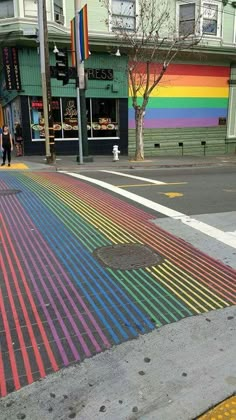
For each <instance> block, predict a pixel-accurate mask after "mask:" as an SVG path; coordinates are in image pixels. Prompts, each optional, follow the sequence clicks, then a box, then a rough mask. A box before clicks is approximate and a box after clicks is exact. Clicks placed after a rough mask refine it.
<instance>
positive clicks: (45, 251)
mask: <svg viewBox="0 0 236 420" xmlns="http://www.w3.org/2000/svg"><path fill="white" fill-rule="evenodd" d="M19 207H21V205H20V203H19ZM22 213H24V214H22ZM19 214H20V216H21V219H22V220H21V221H19V223H21V224H24V223H25V222H27V224H26V227H27V228H28V229H29V226H31V227H32V228H33V229H35V230H34V232H35V235H34V238H35V241H36V235H37V241H36V244H37V247H39V244H40V243H42V245H43V246H40V250H41V253H42V255H43V257H44V258H45V260H46V261H47V263H48V265H49V266H50V268H51V270H52V271H53V273H54V275H55V277H56V279H57V281H58V284H60V286H61V288H62V289H63V291H64V293H65V294H66V296H67V298H68V300H69V302H70V304H71V306H72V308H73V310H74V313H75V314H77V316H78V318H79V320H80V322H81V324H82V325H83V327H84V330H85V332H86V334H87V335H88V337H89V338H90V340H91V342H92V344H93V345H94V347H95V349H96V351H101V347H100V345H99V344H98V343H97V341H96V339H95V337H94V336H93V334H92V332H91V330H90V328H89V327H88V325H87V323H86V321H85V320H84V318H83V316H82V315H81V313H80V311H79V310H78V308H77V306H76V304H75V302H74V300H73V299H72V297H71V295H70V293H69V291H68V290H67V288H66V287H65V283H67V284H68V285H69V286H70V288H71V289H72V292H73V296H75V297H76V298H77V300H78V302H79V303H80V305H81V306H82V308H83V309H84V311H85V313H86V314H87V315H88V318H89V319H90V321H91V323H92V325H93V326H94V327H95V329H96V331H97V333H98V334H99V336H100V338H101V339H102V341H103V343H104V345H105V346H106V347H108V348H109V347H110V343H109V341H108V339H107V338H106V336H105V335H104V333H103V332H102V329H101V328H100V327H99V325H98V324H97V322H96V320H95V319H94V317H93V316H92V314H91V312H90V311H89V309H88V307H87V306H86V304H85V303H84V301H83V299H82V298H81V296H80V295H79V293H78V291H77V290H76V288H75V287H74V285H73V283H72V282H71V281H70V279H69V277H68V276H67V274H66V272H65V271H64V269H63V268H62V266H61V265H60V263H59V262H58V260H57V259H56V257H55V255H54V254H53V252H52V251H51V249H50V248H49V246H48V245H47V243H45V241H44V239H43V238H42V236H41V234H40V232H39V231H38V230H37V228H36V227H35V226H34V224H33V223H32V220H31V219H30V218H29V217H28V215H27V213H26V212H25V210H24V208H23V207H21V211H20V212H19ZM37 247H36V249H37ZM59 273H60V275H59ZM62 276H63V277H64V278H63V279H62ZM50 281H51V280H50ZM57 287H58V286H57V285H56V291H57ZM68 317H69V318H70V317H71V316H70V314H69V316H68ZM71 318H72V317H71ZM72 323H73V324H72V325H74V329H75V331H77V334H78V335H80V332H79V330H78V329H77V326H76V324H74V320H73V318H72ZM81 340H83V338H81ZM85 346H86V344H85ZM84 351H85V353H86V355H90V351H89V350H88V348H87V346H86V348H84Z"/></svg>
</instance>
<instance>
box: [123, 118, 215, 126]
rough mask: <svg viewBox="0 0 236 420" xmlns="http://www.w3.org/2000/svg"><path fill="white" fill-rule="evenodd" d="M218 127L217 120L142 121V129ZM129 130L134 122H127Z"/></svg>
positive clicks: (177, 119)
mask: <svg viewBox="0 0 236 420" xmlns="http://www.w3.org/2000/svg"><path fill="white" fill-rule="evenodd" d="M218 125H219V120H218V118H176V119H165V118H164V119H161V120H157V119H155V120H145V119H144V128H185V127H216V126H218ZM129 128H135V120H133V119H132V120H130V121H129Z"/></svg>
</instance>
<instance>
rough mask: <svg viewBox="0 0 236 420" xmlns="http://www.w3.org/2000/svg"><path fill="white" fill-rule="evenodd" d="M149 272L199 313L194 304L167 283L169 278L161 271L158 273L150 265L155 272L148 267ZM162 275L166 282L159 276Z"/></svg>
mask: <svg viewBox="0 0 236 420" xmlns="http://www.w3.org/2000/svg"><path fill="white" fill-rule="evenodd" d="M146 270H147V271H148V272H149V273H151V274H152V275H153V277H155V278H156V279H157V280H158V281H159V282H161V283H163V284H164V285H165V286H166V287H167V288H168V289H170V290H171V291H172V292H173V293H174V295H175V296H178V298H179V299H180V300H182V301H183V302H185V303H186V304H187V306H189V308H192V309H193V311H194V312H196V313H197V314H200V313H201V311H199V309H197V308H195V306H193V305H192V304H191V303H190V302H189V300H186V299H185V298H184V297H183V296H182V295H180V294H179V293H178V292H177V291H176V290H175V289H173V287H172V286H171V285H170V284H169V279H168V277H166V276H165V275H164V274H163V273H160V272H159V270H157V268H155V267H152V270H154V271H155V272H156V274H155V272H153V271H152V270H151V269H150V268H147V269H146ZM160 276H162V277H163V278H164V279H166V280H167V282H165V281H164V280H162V278H161V277H160Z"/></svg>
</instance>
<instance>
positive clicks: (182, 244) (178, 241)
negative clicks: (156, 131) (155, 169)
mask: <svg viewBox="0 0 236 420" xmlns="http://www.w3.org/2000/svg"><path fill="white" fill-rule="evenodd" d="M60 185H61V183H60ZM68 190H70V191H72V192H73V193H74V194H75V195H78V196H80V197H81V191H82V189H80V190H79V191H78V185H77V188H76V189H73V188H71V185H70V186H68V185H67V191H68ZM82 194H83V197H84V198H85V200H86V201H87V202H88V204H89V205H90V206H91V205H92V204H94V203H97V205H98V206H99V210H100V211H102V212H107V211H108V209H110V215H112V216H114V215H115V214H116V215H117V217H118V216H119V215H120V221H121V222H123V213H122V212H121V211H120V206H118V205H117V203H116V201H115V199H113V198H111V200H110V199H109V201H108V200H107V197H105V196H104V193H102V192H101V193H100V192H97V191H96V197H95V194H94V195H93V197H92V198H91V194H90V193H88V188H85V190H83V193H82ZM99 195H100V196H101V197H99ZM98 198H100V199H98ZM100 200H101V201H102V202H104V201H105V202H106V208H104V207H103V206H101V205H100ZM109 202H114V206H115V207H113V206H110V204H109ZM128 206H130V205H127V206H126V212H127V213H126V214H127V217H129V219H130V216H129V213H130V212H129V207H128ZM149 219H150V216H149ZM130 220H131V221H132V222H134V223H137V219H135V220H133V219H132V218H131V219H130ZM139 222H140V220H139ZM147 226H148V227H149V228H150V225H149V224H148V225H147ZM153 228H154V229H157V233H162V236H163V237H164V238H165V239H166V240H170V241H171V244H172V243H173V241H174V242H175V245H176V246H178V247H180V251H182V248H183V247H184V248H185V249H186V251H185V253H186V252H187V253H188V254H189V256H190V257H192V255H193V253H194V254H196V257H197V258H201V260H202V259H204V258H205V259H206V260H207V263H210V264H209V265H210V268H212V263H214V268H216V269H217V271H219V272H218V273H217V275H218V276H222V269H224V271H225V270H226V271H227V272H228V274H227V273H226V275H227V276H228V277H229V280H227V279H225V275H224V281H226V282H228V283H229V285H231V284H232V274H233V275H235V273H234V270H232V269H230V267H227V266H224V265H223V264H221V263H220V262H219V261H215V260H213V259H211V258H210V257H208V256H206V255H205V254H203V253H201V251H198V250H197V249H196V248H194V247H192V246H191V245H188V244H187V243H186V242H185V241H184V240H182V239H177V238H176V237H175V236H173V235H171V234H170V233H168V232H166V231H165V230H163V229H161V228H160V227H156V226H152V227H151V232H152V230H153ZM200 263H201V261H200ZM215 265H216V267H215Z"/></svg>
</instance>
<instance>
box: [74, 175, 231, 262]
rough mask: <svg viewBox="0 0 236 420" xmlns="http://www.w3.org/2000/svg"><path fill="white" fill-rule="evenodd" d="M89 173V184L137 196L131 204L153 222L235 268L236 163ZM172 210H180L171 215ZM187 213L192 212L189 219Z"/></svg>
mask: <svg viewBox="0 0 236 420" xmlns="http://www.w3.org/2000/svg"><path fill="white" fill-rule="evenodd" d="M85 175H86V177H87V178H88V179H86V178H84V177H83V176H82V178H83V179H84V180H85V181H86V182H91V179H92V180H94V181H93V182H95V185H97V186H101V187H102V188H105V189H109V192H110V193H113V194H122V198H123V199H124V200H128V201H129V199H130V198H131V196H129V194H126V192H128V193H131V194H134V195H133V196H132V202H134V203H135V205H136V206H137V207H140V208H144V209H145V211H147V212H149V213H150V214H151V217H152V219H153V223H155V224H157V225H158V226H160V227H163V228H164V229H167V230H168V231H169V232H170V233H173V234H174V235H176V236H178V237H180V238H182V239H184V240H186V241H188V242H190V243H191V244H192V245H193V246H195V247H197V248H198V249H200V250H202V251H203V252H206V253H207V254H209V255H210V256H212V257H214V258H216V259H219V260H221V261H223V262H224V263H225V264H228V265H230V266H232V267H234V268H236V251H235V247H236V169H235V168H234V167H222V168H220V167H217V168H215V167H211V168H177V169H176V168H174V169H165V170H163V169H162V170H153V169H145V170H132V169H131V170H126V171H106V170H105V171H96V172H86V174H85ZM75 176H78V177H79V178H81V176H80V175H75ZM103 183H105V184H109V185H110V186H114V187H116V188H114V189H113V188H112V187H110V188H109V186H108V185H105V184H103ZM117 187H118V188H119V189H120V192H119V191H118V190H117ZM123 191H125V193H124V194H126V195H125V196H124V195H123ZM142 198H143V199H144V200H142ZM146 200H149V202H147V201H146ZM153 203H157V204H158V205H159V206H163V207H164V209H162V208H161V207H160V208H159V207H158V206H155V205H153ZM160 210H161V211H160ZM163 210H164V211H163ZM172 210H174V211H176V212H178V213H180V214H173V215H172V214H171V211H172ZM185 216H190V220H189V219H188V218H186V217H185ZM180 221H184V223H180ZM231 245H233V247H232V246H231Z"/></svg>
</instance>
